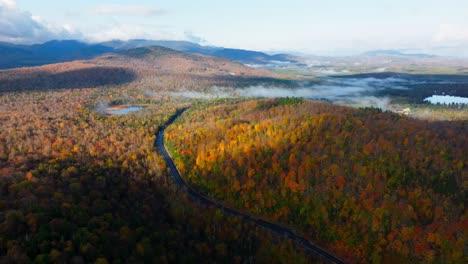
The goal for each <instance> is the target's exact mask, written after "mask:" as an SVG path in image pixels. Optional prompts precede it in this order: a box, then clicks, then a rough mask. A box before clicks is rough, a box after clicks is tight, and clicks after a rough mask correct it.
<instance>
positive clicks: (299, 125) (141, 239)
mask: <svg viewBox="0 0 468 264" xmlns="http://www.w3.org/2000/svg"><path fill="white" fill-rule="evenodd" d="M291 83H293V81H292V79H291V76H289V75H282V74H280V73H278V72H272V71H268V70H266V69H260V68H252V67H247V66H245V65H242V64H240V63H237V62H232V61H229V60H227V59H221V58H215V57H209V56H202V55H188V54H184V53H181V52H175V51H172V50H170V49H166V48H161V47H151V48H139V49H134V50H130V51H126V52H121V53H114V54H107V55H102V56H100V57H97V58H94V59H91V60H86V61H75V62H66V63H59V64H52V65H46V66H39V67H30V68H18V69H11V70H1V71H0V127H1V129H0V263H76V264H79V263H99V264H105V263H328V262H330V258H327V257H324V255H326V254H321V253H317V252H315V251H313V250H309V249H307V248H306V247H304V246H303V244H301V243H297V241H294V240H293V239H290V236H288V232H291V233H294V234H297V236H300V237H301V238H303V239H305V240H307V241H308V243H311V244H313V245H314V246H316V247H317V248H320V249H323V251H324V252H327V254H330V255H332V256H334V257H336V259H339V260H341V261H342V262H345V263H465V262H466V257H467V249H466V245H467V241H466V235H467V230H468V214H467V211H466V209H465V204H466V186H467V177H468V170H467V166H466V165H467V157H468V141H467V135H468V133H467V125H468V123H467V120H463V119H457V120H451V121H450V120H438V121H434V120H424V119H416V118H412V117H411V116H406V115H403V114H398V113H394V112H389V111H385V110H381V109H379V108H374V107H361V108H356V107H355V108H352V107H349V106H340V105H336V104H332V103H330V102H327V101H323V100H322V101H317V100H310V99H303V98H292V97H283V98H256V97H243V96H226V97H222V98H217V97H216V96H211V97H209V96H205V97H202V98H190V97H187V96H186V97H183V96H182V97H181V96H176V95H174V93H176V92H177V93H189V92H191V94H190V93H189V95H194V94H195V95H199V94H200V93H202V92H206V91H207V90H208V89H209V88H210V87H218V86H226V87H228V86H229V87H244V86H252V85H258V86H260V85H263V86H265V87H267V86H268V85H277V84H281V85H283V86H285V87H287V86H288V85H291ZM254 87H256V86H254ZM233 89H234V88H233ZM128 106H138V107H139V108H138V109H141V110H139V111H136V112H131V113H128V114H122V115H120V114H115V113H112V112H111V111H110V109H125V108H126V107H128ZM440 108H441V107H440ZM181 109H185V111H184V112H183V113H182V114H181V115H180V116H178V117H177V118H176V119H175V120H174V122H173V123H171V124H168V121H170V118H171V117H173V116H174V115H175V114H176V113H181ZM450 109H451V108H450ZM450 109H449V110H450ZM453 109H455V107H453ZM444 111H446V110H445V108H444ZM450 111H451V110H450ZM460 111H463V109H462V110H460ZM461 116H463V115H461ZM162 131H164V140H163V143H164V147H165V148H166V149H167V150H168V152H169V154H170V156H171V158H172V159H173V161H174V163H175V166H176V168H177V171H178V172H179V173H180V175H181V177H182V178H183V179H184V181H185V183H186V184H187V185H188V186H190V188H193V190H195V191H196V192H197V193H199V194H200V195H203V197H205V198H206V199H209V200H210V201H213V203H214V204H217V205H219V206H211V205H207V204H206V203H203V202H200V200H197V199H194V197H193V196H194V195H193V193H192V194H190V193H189V192H188V191H187V190H188V188H187V187H184V186H181V184H180V183H179V184H177V182H176V181H175V180H174V176H173V175H172V174H173V173H171V170H169V169H170V168H169V166H168V164H167V162H166V161H165V159H164V158H163V155H161V153H160V152H159V151H158V150H157V148H156V146H155V144H156V142H155V140H156V136H157V135H158V134H159V133H160V132H162ZM195 191H194V192H195ZM205 198H204V199H205ZM220 208H221V209H220ZM222 208H232V209H233V210H236V211H238V212H241V213H242V215H244V217H239V215H234V214H232V213H230V212H229V210H223V209H222ZM245 216H248V217H245ZM252 219H255V220H257V222H258V221H262V222H263V223H267V224H270V223H271V224H275V225H278V226H281V227H284V228H285V230H286V229H287V230H288V232H284V234H278V232H276V233H275V232H271V230H269V229H268V228H264V227H262V226H260V225H258V224H256V222H255V221H252ZM267 224H266V225H267ZM341 261H340V262H341Z"/></svg>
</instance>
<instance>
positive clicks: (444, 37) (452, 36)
mask: <svg viewBox="0 0 468 264" xmlns="http://www.w3.org/2000/svg"><path fill="white" fill-rule="evenodd" d="M433 40H434V41H435V42H436V43H443V44H445V45H447V44H459V43H461V42H466V43H468V25H458V24H441V25H439V28H438V30H437V31H436V33H435V35H434V37H433Z"/></svg>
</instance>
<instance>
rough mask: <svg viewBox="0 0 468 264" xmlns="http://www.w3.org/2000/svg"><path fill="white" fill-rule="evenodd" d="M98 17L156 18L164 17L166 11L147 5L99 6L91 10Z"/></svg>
mask: <svg viewBox="0 0 468 264" xmlns="http://www.w3.org/2000/svg"><path fill="white" fill-rule="evenodd" d="M91 13H93V14H96V15H118V16H136V17H142V16H143V17H155V16H160V15H164V14H166V13H167V11H166V10H164V9H161V8H159V7H156V6H145V5H98V6H96V7H94V8H93V9H92V10H91Z"/></svg>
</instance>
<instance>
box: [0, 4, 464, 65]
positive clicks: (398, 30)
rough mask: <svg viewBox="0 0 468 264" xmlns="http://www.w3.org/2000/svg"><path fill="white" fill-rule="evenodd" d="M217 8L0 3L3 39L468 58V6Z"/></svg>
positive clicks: (308, 5)
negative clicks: (160, 42) (146, 42)
mask: <svg viewBox="0 0 468 264" xmlns="http://www.w3.org/2000/svg"><path fill="white" fill-rule="evenodd" d="M216 3H217V2H215V1H211V0H203V1H199V2H197V5H196V6H189V5H188V4H186V3H184V1H175V3H174V2H169V3H168V2H163V1H158V2H156V3H155V1H147V0H139V1H124V0H121V1H99V2H98V3H95V2H93V1H90V0H84V1H80V3H62V2H60V1H53V0H45V1H41V2H37V1H32V0H17V1H16V0H0V41H2V42H9V43H15V44H37V43H44V42H47V41H50V40H67V39H72V40H79V41H83V42H88V43H100V42H104V41H110V40H122V41H125V40H129V39H147V40H177V41H189V42H193V43H196V44H199V45H203V46H216V47H226V48H235V49H244V50H258V51H263V52H267V53H276V52H279V53H300V54H310V55H327V56H349V55H358V54H361V53H364V52H366V51H373V50H398V51H401V52H403V53H425V54H433V55H439V56H451V57H467V56H468V18H467V17H466V16H465V15H463V14H466V13H468V2H466V1H459V0H449V1H446V3H444V4H442V3H440V2H439V1H422V0H416V1H412V3H410V4H408V3H404V2H403V1H400V0H399V1H381V2H380V3H374V2H372V1H370V0H360V1H357V2H356V1H355V2H353V3H346V2H344V3H343V1H338V0H334V1H332V2H331V3H318V2H316V1H304V0H292V1H288V3H283V2H281V1H270V2H264V1H260V2H256V3H250V2H248V1H246V0H241V1H237V2H236V3H223V4H222V5H216ZM51 7H53V8H51Z"/></svg>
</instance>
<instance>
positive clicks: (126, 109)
mask: <svg viewBox="0 0 468 264" xmlns="http://www.w3.org/2000/svg"><path fill="white" fill-rule="evenodd" d="M141 109H143V107H141V106H129V107H119V108H114V107H110V108H108V109H107V113H109V114H111V115H126V114H128V113H131V112H138V111H140V110H141Z"/></svg>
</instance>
